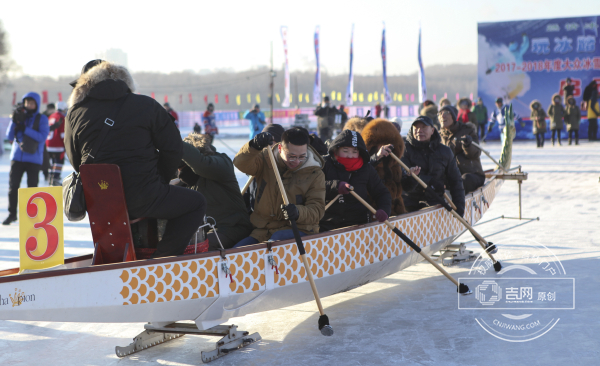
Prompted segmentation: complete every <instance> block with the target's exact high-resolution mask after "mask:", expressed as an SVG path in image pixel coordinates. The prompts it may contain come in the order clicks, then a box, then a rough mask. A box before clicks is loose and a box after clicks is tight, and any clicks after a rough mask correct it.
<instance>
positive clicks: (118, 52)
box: [96, 48, 129, 68]
mask: <svg viewBox="0 0 600 366" xmlns="http://www.w3.org/2000/svg"><path fill="white" fill-rule="evenodd" d="M96 57H97V58H100V59H103V60H106V61H111V62H114V63H116V64H118V65H121V66H125V67H126V68H129V65H128V62H127V53H125V51H123V50H122V49H120V48H110V49H108V50H106V51H104V52H101V53H99V54H97V55H96Z"/></svg>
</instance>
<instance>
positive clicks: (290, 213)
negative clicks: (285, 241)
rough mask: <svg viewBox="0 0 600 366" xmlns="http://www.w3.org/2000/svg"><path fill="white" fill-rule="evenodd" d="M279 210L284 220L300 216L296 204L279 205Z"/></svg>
mask: <svg viewBox="0 0 600 366" xmlns="http://www.w3.org/2000/svg"><path fill="white" fill-rule="evenodd" d="M281 211H283V216H284V217H285V219H286V220H290V221H291V220H293V221H296V220H298V218H299V217H300V212H298V207H296V205H294V204H292V203H290V204H289V205H287V206H286V205H281Z"/></svg>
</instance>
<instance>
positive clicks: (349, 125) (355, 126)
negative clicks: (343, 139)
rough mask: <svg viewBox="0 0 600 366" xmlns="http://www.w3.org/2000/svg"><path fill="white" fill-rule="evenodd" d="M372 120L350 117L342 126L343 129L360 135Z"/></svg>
mask: <svg viewBox="0 0 600 366" xmlns="http://www.w3.org/2000/svg"><path fill="white" fill-rule="evenodd" d="M372 120H373V119H372V118H363V117H352V118H350V119H349V120H348V122H346V124H344V128H343V129H344V130H350V131H356V132H358V133H362V130H363V129H364V128H365V126H366V125H367V124H368V123H369V122H370V121H372Z"/></svg>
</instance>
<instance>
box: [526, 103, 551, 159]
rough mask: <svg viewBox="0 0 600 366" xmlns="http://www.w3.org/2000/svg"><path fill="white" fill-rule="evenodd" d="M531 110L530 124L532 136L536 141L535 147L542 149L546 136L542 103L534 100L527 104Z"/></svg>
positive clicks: (544, 113)
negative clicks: (531, 125)
mask: <svg viewBox="0 0 600 366" xmlns="http://www.w3.org/2000/svg"><path fill="white" fill-rule="evenodd" d="M529 109H531V123H532V124H533V134H534V135H535V139H536V141H537V147H540V148H543V147H544V139H545V138H544V135H545V134H546V117H547V116H546V112H545V111H544V108H542V103H540V101H539V100H537V99H534V100H533V101H532V102H531V104H529Z"/></svg>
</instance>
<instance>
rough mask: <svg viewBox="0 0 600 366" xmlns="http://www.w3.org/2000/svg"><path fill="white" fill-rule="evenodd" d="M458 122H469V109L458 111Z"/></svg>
mask: <svg viewBox="0 0 600 366" xmlns="http://www.w3.org/2000/svg"><path fill="white" fill-rule="evenodd" d="M457 119H458V122H462V123H467V122H469V110H467V109H461V110H460V111H458V117H457Z"/></svg>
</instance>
